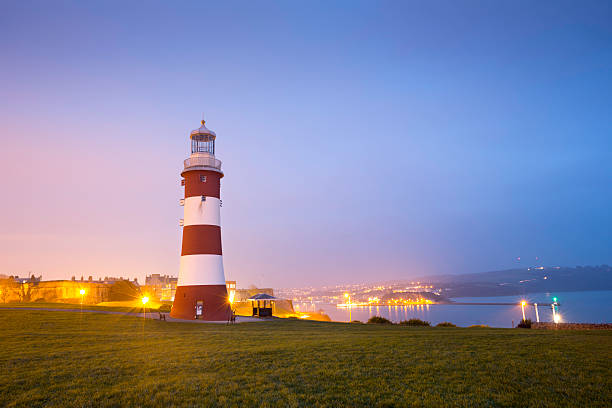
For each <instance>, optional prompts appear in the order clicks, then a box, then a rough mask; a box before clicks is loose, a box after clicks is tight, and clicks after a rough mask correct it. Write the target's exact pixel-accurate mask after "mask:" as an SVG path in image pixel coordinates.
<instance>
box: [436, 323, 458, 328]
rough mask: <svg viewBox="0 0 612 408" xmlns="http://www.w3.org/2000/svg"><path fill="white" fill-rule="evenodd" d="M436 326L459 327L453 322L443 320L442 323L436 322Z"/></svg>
mask: <svg viewBox="0 0 612 408" xmlns="http://www.w3.org/2000/svg"><path fill="white" fill-rule="evenodd" d="M436 327H457V326H455V325H454V324H452V323H451V322H442V323H438V324H436Z"/></svg>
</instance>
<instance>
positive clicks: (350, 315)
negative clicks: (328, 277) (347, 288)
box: [344, 293, 353, 322]
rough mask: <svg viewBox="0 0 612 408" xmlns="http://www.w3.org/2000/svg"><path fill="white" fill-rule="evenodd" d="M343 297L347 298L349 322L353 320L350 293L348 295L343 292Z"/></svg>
mask: <svg viewBox="0 0 612 408" xmlns="http://www.w3.org/2000/svg"><path fill="white" fill-rule="evenodd" d="M344 297H345V298H347V299H348V310H349V322H350V321H352V320H353V313H352V310H351V295H349V294H348V293H345V294H344Z"/></svg>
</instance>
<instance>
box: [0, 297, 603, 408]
mask: <svg viewBox="0 0 612 408" xmlns="http://www.w3.org/2000/svg"><path fill="white" fill-rule="evenodd" d="M0 346H1V347H0V406H8V407H13V406H22V407H35V406H56V407H69V406H79V407H82V406H85V407H86V406H95V407H98V406H103V407H106V406H108V407H118V406H159V407H167V406H235V407H253V406H264V407H286V406H289V407H292V406H296V407H297V406H302V407H311V406H350V407H360V406H363V407H370V406H381V407H392V406H431V407H447V406H471V407H473V406H490V407H496V406H500V407H505V406H517V407H526V406H530V407H545V406H547V407H548V406H550V407H561V406H573V407H578V406H581V407H585V406H601V407H604V406H608V407H609V406H611V405H612V370H611V365H610V361H611V360H612V331H603V330H602V331H557V332H554V331H543V330H537V331H536V330H520V329H461V328H455V329H453V328H410V327H401V326H387V325H359V324H341V323H324V322H308V321H297V320H276V321H269V322H261V323H243V324H237V325H234V326H226V325H219V324H192V323H171V322H160V321H156V320H147V321H144V319H141V318H137V317H133V316H122V315H103V314H93V313H84V314H83V315H81V314H80V313H73V312H47V311H43V312H41V311H33V310H27V309H24V310H2V309H0Z"/></svg>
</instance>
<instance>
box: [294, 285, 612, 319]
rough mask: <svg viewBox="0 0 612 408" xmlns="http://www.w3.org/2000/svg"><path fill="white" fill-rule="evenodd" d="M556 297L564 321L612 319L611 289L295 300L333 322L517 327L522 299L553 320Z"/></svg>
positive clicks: (299, 307) (529, 310) (531, 311)
mask: <svg viewBox="0 0 612 408" xmlns="http://www.w3.org/2000/svg"><path fill="white" fill-rule="evenodd" d="M555 297H556V298H557V302H558V303H559V304H560V306H559V307H558V308H557V311H558V313H559V315H560V317H561V321H562V322H572V323H610V322H612V291H597V292H595V291H591V292H555V293H529V294H526V295H523V296H495V297H470V298H454V299H452V300H453V301H455V302H466V303H514V305H482V306H481V305H460V304H456V305H455V304H447V305H414V306H353V307H351V308H338V307H337V306H336V305H332V304H322V303H295V304H294V307H295V309H296V311H300V312H308V311H319V310H322V311H323V313H325V314H327V315H328V316H329V317H330V318H331V319H332V320H333V321H338V322H348V321H352V320H359V321H362V322H366V321H367V320H368V319H369V318H370V317H372V316H382V317H385V318H387V319H389V320H391V321H393V322H396V323H397V322H399V321H402V320H408V319H412V318H417V319H421V320H427V321H429V322H431V324H432V325H436V324H438V323H440V322H451V323H453V324H455V325H457V326H463V327H465V326H471V325H487V326H491V327H512V326H513V325H514V326H516V325H517V324H518V322H519V321H520V320H521V319H522V317H523V314H522V310H521V305H520V303H521V301H522V300H525V301H526V302H527V303H537V304H538V314H539V317H540V321H541V322H551V321H552V320H553V312H552V307H551V304H552V303H553V298H555ZM525 318H527V319H531V320H532V321H534V322H535V321H536V313H535V308H534V306H525Z"/></svg>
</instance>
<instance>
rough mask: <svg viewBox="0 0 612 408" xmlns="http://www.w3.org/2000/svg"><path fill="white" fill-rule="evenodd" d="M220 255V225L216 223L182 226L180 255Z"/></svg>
mask: <svg viewBox="0 0 612 408" xmlns="http://www.w3.org/2000/svg"><path fill="white" fill-rule="evenodd" d="M200 254H210V255H222V252H221V227H219V226H218V225H188V226H186V227H184V228H183V248H182V250H181V255H200Z"/></svg>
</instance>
